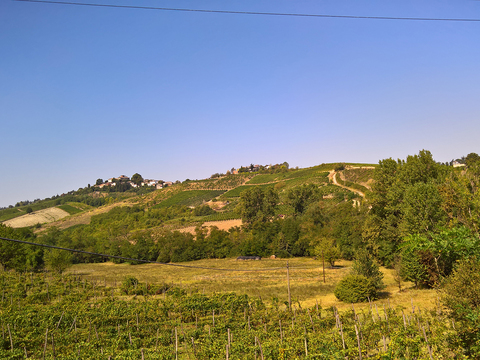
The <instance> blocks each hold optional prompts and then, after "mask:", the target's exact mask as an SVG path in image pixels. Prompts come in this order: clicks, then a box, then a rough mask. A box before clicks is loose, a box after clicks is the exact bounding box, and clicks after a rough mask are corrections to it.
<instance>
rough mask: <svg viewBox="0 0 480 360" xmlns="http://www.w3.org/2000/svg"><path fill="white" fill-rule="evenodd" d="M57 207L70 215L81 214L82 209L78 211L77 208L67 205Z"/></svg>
mask: <svg viewBox="0 0 480 360" xmlns="http://www.w3.org/2000/svg"><path fill="white" fill-rule="evenodd" d="M57 207H58V208H59V209H62V210H64V211H66V212H68V213H69V214H70V215H74V214H78V213H81V212H82V211H83V210H82V209H79V208H77V207H74V206H72V205H69V204H64V205H59V206H57Z"/></svg>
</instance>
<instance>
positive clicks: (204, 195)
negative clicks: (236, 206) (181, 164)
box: [155, 190, 225, 208]
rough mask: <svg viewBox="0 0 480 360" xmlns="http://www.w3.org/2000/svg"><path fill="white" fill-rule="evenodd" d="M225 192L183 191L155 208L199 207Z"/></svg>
mask: <svg viewBox="0 0 480 360" xmlns="http://www.w3.org/2000/svg"><path fill="white" fill-rule="evenodd" d="M224 192H225V191H223V190H190V191H182V192H179V193H177V194H175V195H173V196H171V197H169V198H167V199H166V200H164V201H162V202H161V203H160V204H158V205H156V206H155V208H163V207H168V206H172V205H185V206H198V205H201V204H203V202H206V201H210V200H212V199H213V198H216V197H217V196H220V195H222V194H223V193H224Z"/></svg>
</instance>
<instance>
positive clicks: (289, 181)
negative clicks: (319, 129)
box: [0, 164, 374, 232]
mask: <svg viewBox="0 0 480 360" xmlns="http://www.w3.org/2000/svg"><path fill="white" fill-rule="evenodd" d="M336 167H338V164H322V165H319V166H314V167H311V168H305V169H290V170H288V171H278V172H268V171H259V172H254V173H250V172H249V173H240V174H236V175H224V176H220V177H217V178H210V179H204V180H187V181H184V182H183V183H181V184H173V185H172V186H170V187H167V188H164V189H160V190H153V191H152V190H151V189H148V188H147V189H145V190H147V191H148V190H150V191H149V192H146V193H141V192H140V194H138V192H139V191H138V189H137V190H134V191H131V192H125V193H112V192H108V191H98V190H94V191H93V190H92V191H91V192H89V193H88V189H87V188H85V189H80V190H79V191H77V192H73V193H69V194H67V195H63V196H58V197H54V198H50V199H45V200H41V201H36V202H35V203H33V204H29V205H24V206H18V207H15V208H10V209H4V210H0V221H2V222H3V223H4V224H5V225H8V226H11V227H13V228H19V227H31V226H36V228H37V230H36V231H37V232H42V231H44V230H46V229H48V228H51V227H53V226H55V227H58V228H60V229H66V228H69V227H71V226H75V225H79V224H89V223H90V220H91V218H92V216H95V215H99V214H102V213H106V212H108V211H110V210H112V209H113V208H115V207H122V206H128V207H132V206H135V207H137V208H138V207H139V208H141V209H142V211H149V210H153V209H162V208H169V207H172V206H187V207H189V208H195V207H198V206H200V205H204V204H206V205H207V206H209V207H210V208H211V209H212V210H213V211H212V212H210V213H209V214H206V215H203V216H202V215H200V216H184V215H182V216H179V217H175V216H172V217H171V218H170V219H169V220H168V223H167V224H165V223H164V224H162V226H166V227H167V228H169V229H180V228H183V227H194V226H196V225H198V224H201V223H203V222H210V223H211V222H214V221H225V220H231V219H240V214H239V213H238V212H237V211H236V210H235V208H236V205H237V204H238V199H239V196H240V194H241V193H242V191H244V190H247V189H251V188H252V187H261V188H267V187H272V188H275V189H276V190H278V191H279V193H280V198H281V199H280V200H281V201H280V202H281V203H283V200H284V199H283V198H282V197H283V196H282V194H286V192H287V191H288V190H289V189H292V188H295V187H297V186H301V185H307V184H315V185H317V186H319V187H320V188H321V193H322V196H323V197H324V198H325V199H329V198H330V199H334V198H335V196H337V197H338V198H340V197H343V195H342V196H340V194H348V193H350V194H349V197H350V198H351V197H353V196H354V195H352V194H351V193H352V192H355V191H357V190H358V189H359V188H360V189H362V190H363V192H358V194H357V195H359V196H363V195H364V192H365V191H366V190H368V188H367V187H366V186H368V184H369V182H371V181H372V176H373V169H374V167H373V166H368V167H365V166H363V165H362V164H349V165H347V168H346V169H345V170H340V171H335V168H336ZM332 174H338V175H337V176H336V177H332ZM342 188H343V189H342ZM89 204H92V205H93V206H91V205H89ZM29 207H30V208H32V209H33V213H31V214H27V209H28V208H29ZM289 212H291V209H289V208H288V207H286V206H282V205H280V206H279V209H278V213H279V214H281V213H287V214H288V213H289ZM50 214H51V215H50ZM54 214H55V215H54ZM153 227H155V226H149V225H148V224H146V226H145V228H153Z"/></svg>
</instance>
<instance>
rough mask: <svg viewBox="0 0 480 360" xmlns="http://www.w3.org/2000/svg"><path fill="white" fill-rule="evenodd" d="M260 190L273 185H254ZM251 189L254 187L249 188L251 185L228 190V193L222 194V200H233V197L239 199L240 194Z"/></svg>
mask: <svg viewBox="0 0 480 360" xmlns="http://www.w3.org/2000/svg"><path fill="white" fill-rule="evenodd" d="M256 186H258V187H260V188H267V187H273V184H264V185H256ZM252 187H254V186H251V185H243V186H239V187H236V188H235V189H233V190H230V191H227V192H226V193H225V194H223V196H222V197H223V198H226V199H229V198H235V197H239V196H240V194H241V193H242V192H243V191H245V190H247V189H251V188H252Z"/></svg>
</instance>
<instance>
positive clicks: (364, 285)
mask: <svg viewBox="0 0 480 360" xmlns="http://www.w3.org/2000/svg"><path fill="white" fill-rule="evenodd" d="M334 294H335V296H336V297H337V299H338V300H340V301H343V302H346V303H357V302H363V301H368V299H369V298H370V300H372V299H376V298H377V289H376V287H375V284H374V283H373V281H372V280H371V279H369V278H367V277H365V276H363V275H354V274H350V275H347V276H346V277H344V278H343V279H342V280H341V281H340V282H339V283H338V285H337V287H336V288H335V290H334Z"/></svg>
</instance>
